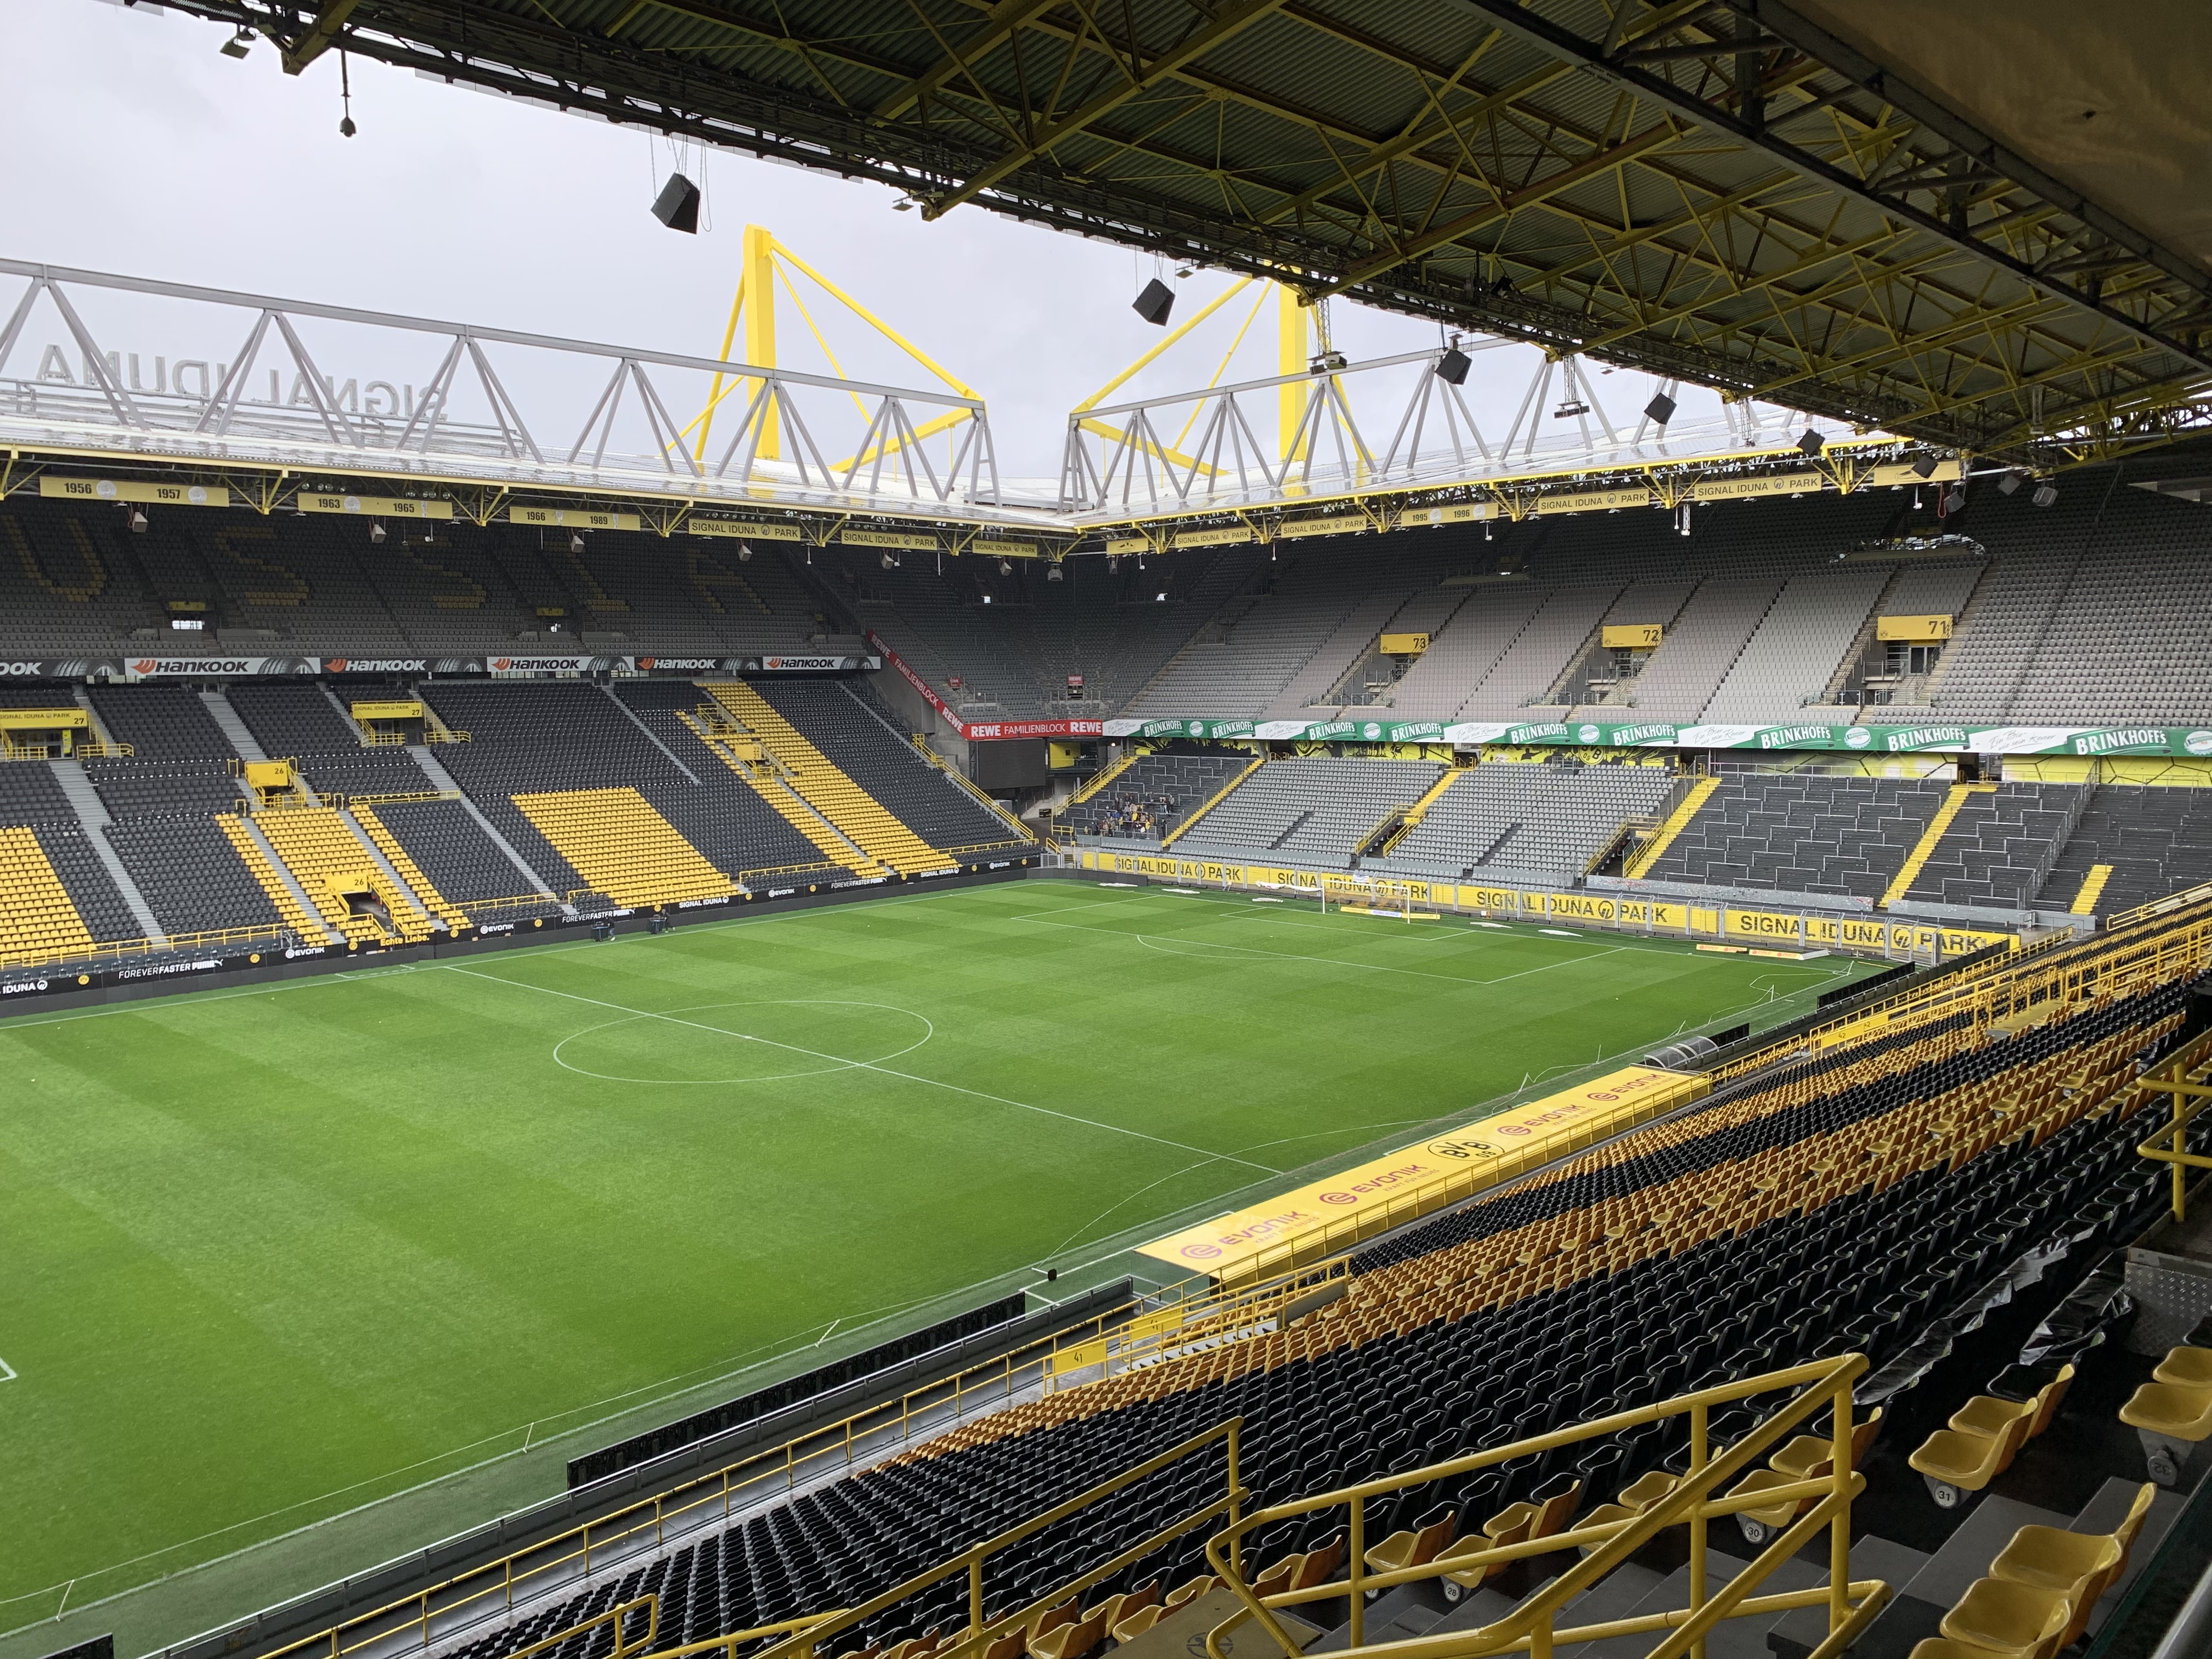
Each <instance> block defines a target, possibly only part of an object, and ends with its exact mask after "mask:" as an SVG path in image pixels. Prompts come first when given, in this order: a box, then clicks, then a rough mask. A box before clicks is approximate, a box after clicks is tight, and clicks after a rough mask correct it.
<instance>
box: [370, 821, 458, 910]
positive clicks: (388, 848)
mask: <svg viewBox="0 0 2212 1659" xmlns="http://www.w3.org/2000/svg"><path fill="white" fill-rule="evenodd" d="M352 817H353V821H354V822H355V823H356V824H358V825H360V826H361V830H362V834H363V835H365V836H368V840H369V844H370V845H371V846H373V847H374V848H376V850H377V851H378V852H379V853H380V854H383V855H384V860H385V862H386V863H387V864H389V865H390V866H392V872H393V873H394V874H395V875H397V876H398V878H399V879H400V880H402V881H404V883H406V884H407V886H408V888H409V890H410V891H411V892H412V893H413V894H414V896H415V898H416V902H418V903H419V904H421V905H422V907H423V908H425V909H427V910H428V912H429V913H430V914H431V915H434V916H435V917H436V918H437V919H438V920H439V921H441V922H443V923H445V925H446V931H447V933H460V932H462V931H463V930H464V929H465V928H467V927H469V926H470V925H471V923H470V921H469V916H468V913H467V912H466V911H465V910H464V909H462V908H461V907H460V906H459V905H458V904H455V903H454V902H453V901H452V900H451V899H449V898H447V896H445V895H444V894H442V893H441V892H440V891H439V890H437V888H436V887H435V886H434V885H432V884H431V881H430V878H428V876H426V875H424V874H423V873H422V867H421V866H419V865H417V864H416V862H415V860H413V859H412V858H410V857H409V856H408V854H407V849H406V848H404V847H402V846H401V845H400V844H399V841H398V837H397V836H394V835H393V834H392V831H391V830H390V829H387V828H386V826H385V823H384V820H383V819H381V818H380V817H377V816H376V809H375V808H374V807H373V806H356V807H355V808H353V809H352Z"/></svg>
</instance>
